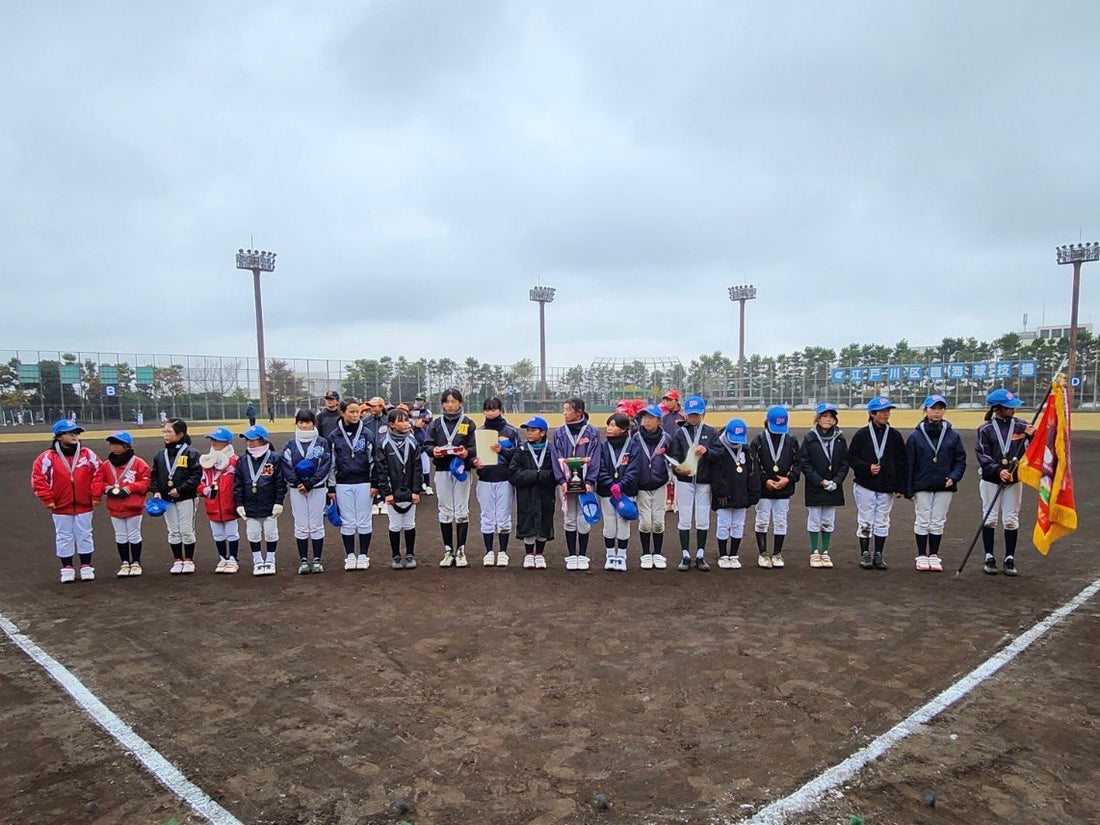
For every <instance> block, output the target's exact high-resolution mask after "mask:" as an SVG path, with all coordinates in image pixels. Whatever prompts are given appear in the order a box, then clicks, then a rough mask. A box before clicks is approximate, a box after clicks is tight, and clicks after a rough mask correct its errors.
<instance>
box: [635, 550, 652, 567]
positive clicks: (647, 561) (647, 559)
mask: <svg viewBox="0 0 1100 825" xmlns="http://www.w3.org/2000/svg"><path fill="white" fill-rule="evenodd" d="M638 566H639V567H641V568H642V569H643V570H652V569H653V555H652V554H651V553H643V554H642V558H641V559H640V560H639V562H638Z"/></svg>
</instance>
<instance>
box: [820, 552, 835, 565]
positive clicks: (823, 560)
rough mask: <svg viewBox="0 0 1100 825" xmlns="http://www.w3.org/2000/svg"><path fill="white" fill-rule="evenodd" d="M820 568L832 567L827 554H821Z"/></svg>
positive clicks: (831, 558)
mask: <svg viewBox="0 0 1100 825" xmlns="http://www.w3.org/2000/svg"><path fill="white" fill-rule="evenodd" d="M821 566H822V567H832V566H833V557H832V556H830V555H829V554H828V553H822V554H821Z"/></svg>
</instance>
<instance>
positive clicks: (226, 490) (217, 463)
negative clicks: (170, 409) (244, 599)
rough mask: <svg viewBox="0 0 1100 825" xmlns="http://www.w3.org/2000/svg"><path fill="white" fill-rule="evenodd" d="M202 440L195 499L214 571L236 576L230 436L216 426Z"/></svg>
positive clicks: (238, 536) (237, 535)
mask: <svg viewBox="0 0 1100 825" xmlns="http://www.w3.org/2000/svg"><path fill="white" fill-rule="evenodd" d="M206 437H207V438H208V439H210V451H209V452H208V453H207V454H206V455H204V456H200V457H199V466H201V467H202V481H200V482H199V497H200V498H201V499H202V503H203V506H204V507H205V508H206V517H207V518H208V519H210V532H211V533H213V534H214V546H215V547H217V548H218V566H217V567H215V568H214V572H215V573H230V574H231V573H236V572H237V571H238V570H240V565H239V564H238V563H237V552H238V550H239V549H240V546H241V532H240V530H239V529H238V527H237V508H236V506H235V505H234V504H233V483H234V481H236V478H235V476H236V473H237V455H236V453H235V452H234V451H233V433H231V432H229V430H227V429H226V428H225V427H218V428H217V429H215V430H213V431H211V432H210V433H208V434H207V436H206Z"/></svg>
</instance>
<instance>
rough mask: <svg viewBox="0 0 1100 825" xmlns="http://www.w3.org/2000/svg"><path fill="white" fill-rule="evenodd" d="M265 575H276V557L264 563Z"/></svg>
mask: <svg viewBox="0 0 1100 825" xmlns="http://www.w3.org/2000/svg"><path fill="white" fill-rule="evenodd" d="M264 575H265V576H274V575H275V559H268V560H267V561H266V562H265V563H264Z"/></svg>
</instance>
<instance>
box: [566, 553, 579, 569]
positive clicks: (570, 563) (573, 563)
mask: <svg viewBox="0 0 1100 825" xmlns="http://www.w3.org/2000/svg"><path fill="white" fill-rule="evenodd" d="M565 569H566V570H576V569H577V557H576V556H566V557H565Z"/></svg>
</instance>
